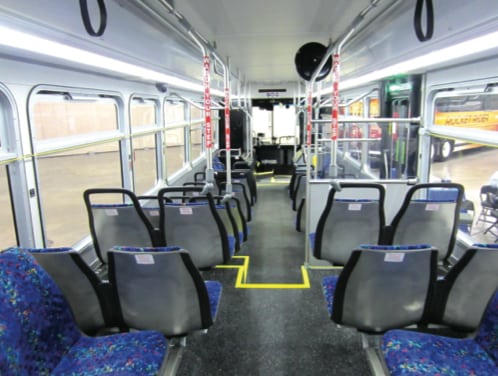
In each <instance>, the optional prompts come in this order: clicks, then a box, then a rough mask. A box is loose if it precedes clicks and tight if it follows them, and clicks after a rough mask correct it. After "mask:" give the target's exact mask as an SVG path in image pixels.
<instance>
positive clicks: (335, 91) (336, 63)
mask: <svg viewBox="0 0 498 376" xmlns="http://www.w3.org/2000/svg"><path fill="white" fill-rule="evenodd" d="M339 58H340V56H339V54H334V57H333V60H332V80H333V81H332V123H331V129H330V138H331V140H332V142H331V156H330V168H329V174H330V177H331V178H336V177H337V143H338V141H337V138H338V137H339V69H340V60H339Z"/></svg>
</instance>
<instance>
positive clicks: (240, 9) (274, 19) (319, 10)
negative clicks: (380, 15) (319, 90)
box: [175, 0, 391, 84]
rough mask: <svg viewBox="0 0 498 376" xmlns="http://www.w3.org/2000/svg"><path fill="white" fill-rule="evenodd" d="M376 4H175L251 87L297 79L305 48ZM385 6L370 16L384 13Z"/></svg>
mask: <svg viewBox="0 0 498 376" xmlns="http://www.w3.org/2000/svg"><path fill="white" fill-rule="evenodd" d="M370 3H371V0H176V1H175V6H176V8H177V10H178V11H179V12H180V13H182V14H183V15H184V16H185V18H186V19H187V20H188V21H189V22H190V23H191V24H192V25H193V27H194V28H195V30H196V31H197V32H199V33H200V34H201V35H203V36H204V37H206V38H207V39H208V40H210V41H211V42H212V43H213V42H215V43H216V46H217V51H218V53H219V55H220V56H221V57H222V58H225V57H230V61H231V67H232V70H233V71H236V70H237V69H240V71H241V73H242V76H243V77H244V78H245V79H246V80H247V81H248V82H251V83H257V84H265V83H266V84H278V83H286V82H291V81H292V82H295V81H296V80H297V79H298V75H297V73H296V69H295V66H294V56H295V54H296V52H297V50H298V49H299V47H301V46H302V45H303V44H305V43H308V42H320V43H322V44H324V45H328V44H329V42H330V41H331V40H332V41H335V40H337V38H338V37H340V36H341V35H343V33H344V32H346V31H347V30H349V28H350V25H351V23H352V21H353V19H354V18H355V17H356V16H357V15H358V14H360V12H361V11H362V10H364V9H365V8H366V7H367V6H368V5H369V4H370ZM382 3H391V1H387V0H384V1H382V0H381V1H380V4H379V6H377V8H376V9H375V10H374V11H372V12H371V13H369V15H374V14H375V13H377V12H379V11H380V10H381V7H382V5H384V4H382Z"/></svg>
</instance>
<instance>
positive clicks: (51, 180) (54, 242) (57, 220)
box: [37, 142, 122, 247]
mask: <svg viewBox="0 0 498 376" xmlns="http://www.w3.org/2000/svg"><path fill="white" fill-rule="evenodd" d="M37 166H38V175H39V187H40V198H41V203H42V207H43V213H44V223H45V231H46V232H45V235H46V245H47V246H50V247H61V246H70V245H72V244H74V243H75V242H77V241H79V240H81V239H82V238H83V237H84V236H85V235H88V234H89V227H88V217H87V212H86V208H85V204H84V201H83V192H84V191H85V190H86V189H88V188H108V187H121V186H122V182H121V164H120V153H119V144H118V142H111V143H107V144H104V145H98V146H88V147H84V148H80V149H77V150H71V151H67V152H63V153H54V154H51V155H47V156H43V157H38V158H37Z"/></svg>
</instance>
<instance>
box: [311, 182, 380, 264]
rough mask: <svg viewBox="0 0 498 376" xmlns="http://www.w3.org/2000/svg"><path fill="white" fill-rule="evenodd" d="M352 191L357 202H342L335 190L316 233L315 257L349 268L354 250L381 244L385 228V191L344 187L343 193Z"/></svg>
mask: <svg viewBox="0 0 498 376" xmlns="http://www.w3.org/2000/svg"><path fill="white" fill-rule="evenodd" d="M348 191H351V194H352V195H356V198H351V199H349V198H347V199H338V198H337V196H338V195H339V194H338V192H337V191H336V189H335V188H334V187H331V189H330V191H329V194H328V197H327V203H326V205H325V208H324V209H323V211H322V214H321V215H320V218H319V220H318V223H317V228H316V233H315V246H314V249H313V253H314V256H315V257H316V258H318V259H322V260H327V261H329V262H331V263H332V264H335V265H344V264H346V262H347V261H348V259H349V257H350V255H351V252H352V250H354V249H355V248H357V247H358V246H360V245H361V244H379V241H380V238H381V235H382V230H383V227H384V209H383V208H384V196H385V193H384V192H385V191H384V187H383V186H382V185H380V184H370V183H344V184H341V193H342V194H343V195H345V193H347V192H348ZM362 197H375V199H371V198H362Z"/></svg>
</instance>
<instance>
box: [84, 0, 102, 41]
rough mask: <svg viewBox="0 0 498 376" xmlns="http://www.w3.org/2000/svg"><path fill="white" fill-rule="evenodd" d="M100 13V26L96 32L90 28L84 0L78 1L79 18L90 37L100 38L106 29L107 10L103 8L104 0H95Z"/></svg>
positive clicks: (88, 14)
mask: <svg viewBox="0 0 498 376" xmlns="http://www.w3.org/2000/svg"><path fill="white" fill-rule="evenodd" d="M97 3H98V5H99V12H100V26H99V29H98V30H97V31H95V29H94V28H93V26H92V22H91V20H90V13H89V12H88V4H87V1H86V0H80V12H81V18H82V20H83V25H85V29H86V32H87V33H88V34H90V35H91V36H92V37H100V36H102V35H103V34H104V31H105V29H106V27H107V10H106V8H105V4H104V0H97Z"/></svg>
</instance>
